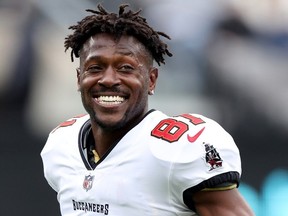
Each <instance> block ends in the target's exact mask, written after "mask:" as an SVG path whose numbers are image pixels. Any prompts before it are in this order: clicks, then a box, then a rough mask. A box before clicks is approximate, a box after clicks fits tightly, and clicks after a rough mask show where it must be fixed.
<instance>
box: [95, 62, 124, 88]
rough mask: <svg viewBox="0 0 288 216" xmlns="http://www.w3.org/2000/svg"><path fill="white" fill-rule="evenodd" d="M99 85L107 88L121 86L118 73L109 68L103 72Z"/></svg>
mask: <svg viewBox="0 0 288 216" xmlns="http://www.w3.org/2000/svg"><path fill="white" fill-rule="evenodd" d="M98 84H99V85H101V86H105V87H112V86H115V85H119V84H120V79H119V77H118V74H117V71H116V70H114V69H113V68H112V67H111V66H109V67H108V68H107V69H106V70H105V71H103V73H102V76H101V78H100V79H99V80H98Z"/></svg>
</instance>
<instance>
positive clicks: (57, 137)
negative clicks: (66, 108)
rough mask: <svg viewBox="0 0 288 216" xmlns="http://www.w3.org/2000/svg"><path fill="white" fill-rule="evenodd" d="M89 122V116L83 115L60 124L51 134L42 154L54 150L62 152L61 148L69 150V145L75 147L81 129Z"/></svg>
mask: <svg viewBox="0 0 288 216" xmlns="http://www.w3.org/2000/svg"><path fill="white" fill-rule="evenodd" d="M88 120H89V115H86V114H83V115H78V116H74V117H72V118H69V119H67V120H66V121H64V122H62V123H61V124H59V125H58V126H57V127H56V128H54V129H53V130H52V131H51V132H50V133H49V136H48V139H47V141H46V144H45V146H44V148H43V150H42V154H43V153H44V152H48V151H50V150H52V149H54V150H56V149H59V150H61V148H67V145H73V146H74V145H75V143H78V139H79V133H80V131H81V128H82V127H83V125H84V124H85V122H87V121H88ZM75 146H77V145H75Z"/></svg>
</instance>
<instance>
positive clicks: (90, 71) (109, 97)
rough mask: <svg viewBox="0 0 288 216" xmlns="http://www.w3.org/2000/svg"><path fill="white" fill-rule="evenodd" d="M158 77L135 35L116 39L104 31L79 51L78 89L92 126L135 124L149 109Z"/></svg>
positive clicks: (119, 126)
mask: <svg viewBox="0 0 288 216" xmlns="http://www.w3.org/2000/svg"><path fill="white" fill-rule="evenodd" d="M157 77H158V71H157V69H156V68H154V67H153V66H152V58H151V56H150V54H149V52H148V51H147V50H146V49H145V47H144V46H143V45H142V44H141V43H140V42H139V41H138V40H137V39H135V38H134V37H131V36H122V37H121V38H120V39H118V40H115V38H114V37H113V36H112V35H109V34H102V33H101V34H97V35H95V36H93V37H91V38H90V39H88V40H87V41H86V42H85V44H84V45H83V48H82V49H81V50H80V68H79V70H78V72H77V78H78V88H79V90H80V92H81V97H82V103H83V106H84V108H85V109H86V110H87V112H88V113H89V115H90V117H91V120H92V126H93V125H95V126H96V127H101V128H102V129H105V130H118V129H121V128H125V127H127V128H130V127H133V126H134V125H136V124H137V123H138V122H139V121H140V120H141V119H142V117H143V116H144V115H145V113H146V112H147V109H148V92H149V91H151V90H153V89H154V88H155V84H156V80H157Z"/></svg>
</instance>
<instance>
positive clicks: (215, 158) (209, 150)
mask: <svg viewBox="0 0 288 216" xmlns="http://www.w3.org/2000/svg"><path fill="white" fill-rule="evenodd" d="M203 145H204V147H205V152H206V154H205V161H206V163H207V164H208V165H209V167H210V169H209V171H211V170H214V169H216V168H220V167H222V162H223V160H222V159H221V157H220V155H219V153H218V152H217V150H216V149H215V148H214V146H213V145H211V144H209V143H205V142H204V143H203Z"/></svg>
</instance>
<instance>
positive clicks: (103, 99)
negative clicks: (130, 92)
mask: <svg viewBox="0 0 288 216" xmlns="http://www.w3.org/2000/svg"><path fill="white" fill-rule="evenodd" d="M97 100H98V102H99V103H102V104H109V105H112V104H120V103H122V102H123V101H124V100H125V98H123V97H120V96H100V97H98V98H97Z"/></svg>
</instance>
